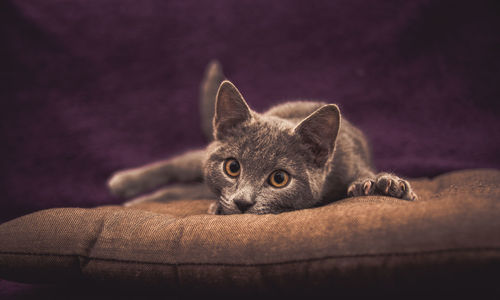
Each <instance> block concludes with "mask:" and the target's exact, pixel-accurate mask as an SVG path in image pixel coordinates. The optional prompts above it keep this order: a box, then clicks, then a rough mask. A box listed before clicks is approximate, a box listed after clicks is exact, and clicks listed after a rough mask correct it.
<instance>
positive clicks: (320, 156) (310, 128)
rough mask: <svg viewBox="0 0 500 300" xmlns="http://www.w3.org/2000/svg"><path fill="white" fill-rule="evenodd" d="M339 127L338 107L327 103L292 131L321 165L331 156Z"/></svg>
mask: <svg viewBox="0 0 500 300" xmlns="http://www.w3.org/2000/svg"><path fill="white" fill-rule="evenodd" d="M339 128H340V111H339V108H338V107H337V105H335V104H328V105H325V106H323V107H321V108H319V109H318V110H316V111H315V112H313V113H312V114H310V115H309V116H308V117H307V118H305V119H304V120H303V121H302V122H300V123H299V124H298V125H297V126H296V127H295V128H294V133H295V134H296V135H298V136H299V137H300V139H301V140H302V142H303V143H304V144H305V145H306V146H307V147H308V148H309V149H310V150H311V151H312V154H313V155H314V158H315V162H316V163H317V164H318V165H319V166H323V165H324V164H325V163H326V161H327V160H328V159H329V158H331V157H332V156H333V151H334V149H335V141H336V139H337V135H338V133H339Z"/></svg>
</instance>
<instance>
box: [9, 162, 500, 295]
mask: <svg viewBox="0 0 500 300" xmlns="http://www.w3.org/2000/svg"><path fill="white" fill-rule="evenodd" d="M411 182H412V185H413V187H414V189H415V191H416V193H417V194H418V195H419V197H420V198H419V200H418V201H415V202H407V201H402V200H397V199H394V198H389V197H380V196H376V197H358V198H350V199H345V200H342V201H338V202H336V203H332V204H330V205H327V206H324V207H319V208H313V209H305V210H300V211H294V212H289V213H282V214H278V215H230V216H214V215H208V214H206V213H205V212H206V210H207V208H208V206H209V205H210V203H211V201H213V200H189V199H183V200H175V201H171V202H167V203H143V204H138V205H136V206H133V207H127V208H125V207H121V206H107V207H97V208H92V209H83V208H55V209H48V210H43V211H39V212H36V213H33V214H29V215H26V216H23V217H20V218H17V219H14V220H12V221H9V222H7V223H4V224H2V225H0V241H1V242H0V278H3V279H7V280H14V281H22V282H37V283H42V282H61V281H81V280H84V279H85V280H90V281H93V282H100V283H118V284H124V285H133V286H151V287H164V288H176V289H178V290H193V289H201V290H203V289H209V290H222V289H227V288H230V289H235V290H239V289H252V290H262V291H266V290H270V289H272V290H290V289H297V288H299V287H301V288H306V287H307V288H313V287H314V288H316V287H317V288H322V289H332V290H349V289H360V288H375V289H377V288H378V289H384V288H390V289H405V288H425V287H429V286H431V287H433V288H435V286H437V285H439V286H445V287H447V284H448V285H450V286H451V285H457V287H459V285H460V283H461V282H468V284H469V286H481V287H484V288H489V287H491V285H495V282H496V281H497V280H498V276H491V277H488V272H495V273H496V274H497V275H498V271H499V264H500V189H499V185H500V171H497V170H469V171H460V172H454V173H449V174H445V175H442V176H439V177H437V178H435V179H432V180H428V179H418V180H412V181H411ZM493 280H494V281H493Z"/></svg>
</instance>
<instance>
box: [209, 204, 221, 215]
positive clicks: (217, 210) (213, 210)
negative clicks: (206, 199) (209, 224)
mask: <svg viewBox="0 0 500 300" xmlns="http://www.w3.org/2000/svg"><path fill="white" fill-rule="evenodd" d="M207 213H208V214H209V215H220V214H221V207H220V204H219V202H214V203H212V204H210V206H209V207H208V211H207Z"/></svg>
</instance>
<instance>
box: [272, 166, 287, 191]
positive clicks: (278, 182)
mask: <svg viewBox="0 0 500 300" xmlns="http://www.w3.org/2000/svg"><path fill="white" fill-rule="evenodd" d="M268 181H269V184H270V185H272V186H273V187H276V188H282V187H284V186H285V185H287V184H288V182H289V181H290V175H288V173H287V172H285V171H283V170H277V171H274V172H272V173H271V175H270V176H269V180H268Z"/></svg>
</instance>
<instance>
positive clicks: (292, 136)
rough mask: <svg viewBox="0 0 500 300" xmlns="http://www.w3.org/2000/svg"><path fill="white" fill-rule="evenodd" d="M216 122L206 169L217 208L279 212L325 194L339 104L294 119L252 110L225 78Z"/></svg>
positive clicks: (310, 202) (305, 204)
mask: <svg viewBox="0 0 500 300" xmlns="http://www.w3.org/2000/svg"><path fill="white" fill-rule="evenodd" d="M213 125H214V126H213V127H214V138H215V140H214V142H212V143H211V144H210V145H209V147H208V155H207V160H206V161H205V168H204V173H205V174H204V175H205V181H206V182H207V184H208V186H209V187H210V188H211V189H212V190H213V191H214V192H215V194H216V195H217V196H218V198H219V203H218V210H217V212H216V213H218V214H235V213H254V214H264V213H280V212H284V211H290V210H296V209H301V208H307V207H312V206H314V205H315V204H317V203H318V202H319V201H320V200H321V199H320V198H321V190H322V186H323V182H324V177H325V169H326V168H325V166H328V162H330V161H331V159H332V158H333V152H334V148H335V140H336V137H337V134H338V130H339V125H340V113H339V110H338V108H337V106H335V105H325V106H323V107H321V108H319V109H318V110H316V111H315V112H314V113H312V114H310V115H309V116H308V117H307V118H305V119H304V120H302V121H301V122H300V123H299V124H295V123H292V122H290V121H287V120H284V119H281V118H277V117H272V116H266V115H261V114H258V113H256V112H254V111H252V110H251V109H250V108H249V107H248V105H247V103H246V102H245V100H244V99H243V97H242V96H241V94H240V93H239V91H238V90H237V89H236V87H235V86H234V85H233V84H232V83H230V82H229V81H224V82H222V84H221V86H220V88H219V91H218V93H217V99H216V105H215V115H214V120H213Z"/></svg>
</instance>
